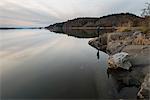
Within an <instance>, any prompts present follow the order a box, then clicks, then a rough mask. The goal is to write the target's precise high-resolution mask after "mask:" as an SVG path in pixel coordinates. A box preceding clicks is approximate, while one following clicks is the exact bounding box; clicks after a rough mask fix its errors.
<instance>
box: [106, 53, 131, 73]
mask: <svg viewBox="0 0 150 100" xmlns="http://www.w3.org/2000/svg"><path fill="white" fill-rule="evenodd" d="M108 65H109V68H113V69H117V68H119V67H120V68H123V69H126V70H129V68H130V67H131V66H132V65H131V63H130V61H129V59H128V53H126V52H121V53H117V54H115V55H113V56H110V57H109V58H108Z"/></svg>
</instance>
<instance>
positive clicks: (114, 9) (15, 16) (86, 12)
mask: <svg viewBox="0 0 150 100" xmlns="http://www.w3.org/2000/svg"><path fill="white" fill-rule="evenodd" d="M148 1H149V0H0V27H38V26H48V25H50V24H53V23H56V22H62V21H66V20H70V19H73V18H76V17H101V16H104V15H108V14H112V13H121V12H130V13H133V14H136V15H140V13H141V9H143V8H144V6H145V3H146V2H148Z"/></svg>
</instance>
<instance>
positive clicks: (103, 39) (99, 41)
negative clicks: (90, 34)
mask: <svg viewBox="0 0 150 100" xmlns="http://www.w3.org/2000/svg"><path fill="white" fill-rule="evenodd" d="M88 44H89V45H91V46H92V47H94V48H96V49H98V50H101V51H104V52H105V51H106V48H107V35H106V34H103V35H101V36H99V37H96V38H94V39H92V40H90V41H89V43H88Z"/></svg>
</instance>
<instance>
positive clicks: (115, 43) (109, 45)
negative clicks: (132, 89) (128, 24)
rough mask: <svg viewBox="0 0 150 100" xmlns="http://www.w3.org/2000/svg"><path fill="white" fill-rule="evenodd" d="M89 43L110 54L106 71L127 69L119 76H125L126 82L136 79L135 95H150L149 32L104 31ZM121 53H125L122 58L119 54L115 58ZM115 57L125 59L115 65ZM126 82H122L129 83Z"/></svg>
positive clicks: (111, 72)
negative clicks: (136, 90) (136, 91)
mask: <svg viewBox="0 0 150 100" xmlns="http://www.w3.org/2000/svg"><path fill="white" fill-rule="evenodd" d="M89 45H91V46H92V47H94V48H96V49H98V50H101V51H103V52H105V53H107V54H109V55H110V57H109V58H108V65H109V66H110V67H109V68H108V70H109V71H108V72H109V73H110V74H111V75H113V73H114V72H115V71H116V70H118V68H124V69H129V71H128V70H127V72H125V73H124V75H123V77H120V78H121V80H124V78H127V79H128V82H129V80H130V79H131V80H132V82H134V83H137V81H138V82H139V83H138V85H139V92H138V93H137V97H139V98H149V97H150V73H149V70H150V32H148V33H145V34H144V33H142V32H140V31H134V32H115V33H106V34H103V35H99V37H96V38H94V39H92V40H90V41H89ZM121 54H122V55H123V54H126V55H125V56H124V58H121V56H120V57H119V58H116V56H118V55H121ZM126 56H127V57H126ZM116 59H117V60H118V61H117V62H120V59H121V60H122V59H123V60H124V59H126V60H125V61H124V62H121V63H122V64H121V65H120V64H119V65H117V64H116V62H115V60H116ZM124 63H126V64H124ZM130 63H131V64H130ZM127 67H130V68H127ZM137 69H138V70H137ZM139 69H140V70H139ZM114 70H115V71H114ZM119 73H120V72H119ZM120 78H119V79H120ZM128 82H124V83H125V84H129V83H128ZM134 85H137V84H134Z"/></svg>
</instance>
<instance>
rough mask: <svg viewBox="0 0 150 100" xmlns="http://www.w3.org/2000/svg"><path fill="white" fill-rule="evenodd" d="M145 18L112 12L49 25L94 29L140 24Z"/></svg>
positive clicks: (55, 27)
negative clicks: (98, 16)
mask: <svg viewBox="0 0 150 100" xmlns="http://www.w3.org/2000/svg"><path fill="white" fill-rule="evenodd" d="M144 21H145V20H144V18H142V17H139V16H136V15H134V14H130V13H120V14H112V15H108V16H103V17H100V18H89V17H85V18H76V19H73V20H68V21H66V22H62V23H56V24H53V25H50V26H48V27H47V28H48V29H50V30H52V31H53V30H55V31H56V30H58V31H60V30H62V31H63V30H68V29H78V28H81V27H82V28H83V29H86V28H87V29H89V28H90V29H92V28H93V27H97V26H100V27H113V26H115V27H121V26H127V27H128V26H140V25H141V24H142V23H144Z"/></svg>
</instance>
